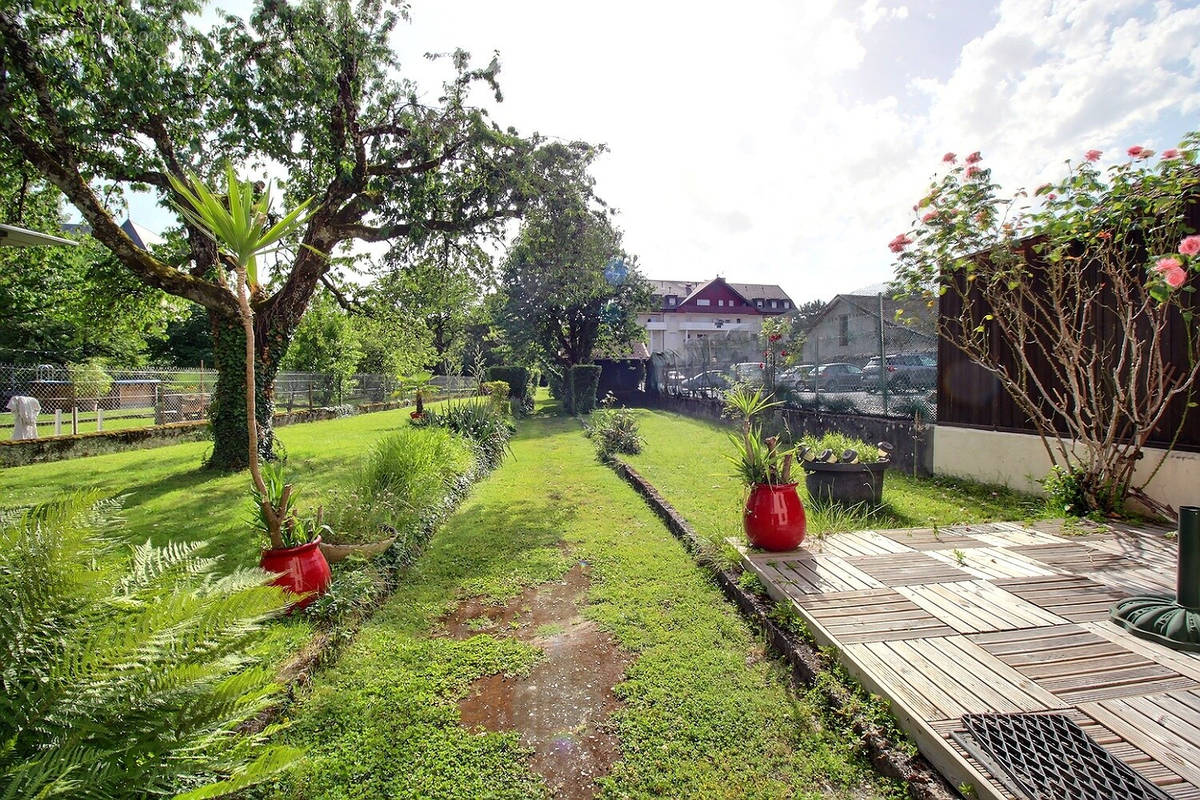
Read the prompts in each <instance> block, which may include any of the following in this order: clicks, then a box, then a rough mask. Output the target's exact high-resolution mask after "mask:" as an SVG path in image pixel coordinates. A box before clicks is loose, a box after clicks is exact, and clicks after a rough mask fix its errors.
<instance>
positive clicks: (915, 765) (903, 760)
mask: <svg viewBox="0 0 1200 800" xmlns="http://www.w3.org/2000/svg"><path fill="white" fill-rule="evenodd" d="M609 465H610V466H611V467H612V468H613V470H614V471H616V473H617V474H618V475H620V476H621V477H622V478H623V479H625V481H626V482H627V483H629V485H630V486H632V487H633V488H634V490H635V491H636V492H637V493H638V494H640V495H641V496H642V497H644V498H645V499H646V502H647V503H648V504H649V505H650V507H651V508H652V509H654V511H655V513H657V514H658V516H659V517H661V518H662V520H663V522H664V523H666V526H667V528H668V529H669V530H670V531H671V533H672V534H674V535H675V537H676V538H677V539H679V540H680V541H681V542H682V543H683V545H684V547H685V548H686V549H687V551H688V552H689V553H691V554H692V556H693V557H694V558H696V560H697V562H698V563H700V565H701V566H703V567H705V568H707V569H708V570H709V572H710V573H711V574H712V577H713V580H714V581H716V583H717V585H718V586H719V587H720V588H721V591H723V592H724V593H725V596H726V597H727V598H728V599H729V600H730V601H731V602H733V604H734V605H736V606H737V608H738V611H740V612H741V614H742V616H743V617H744V618H745V619H746V621H747V622H749V623H750V624H751V625H753V626H754V627H755V628H757V629H758V630H760V631H761V632H762V634H763V635H764V637H765V638H766V640H767V643H768V644H769V645H770V646H771V648H772V649H773V650H775V652H777V653H779V654H780V655H782V656H783V658H784V660H785V661H787V663H788V665H789V666H790V667H791V668H792V673H793V675H794V676H795V677H796V678H797V679H798V680H799V681H800V682H801V683H803V684H804V685H806V686H820V688H821V693H822V694H823V695H824V699H825V701H826V702H827V703H828V704H829V706H830V707H831V708H832V709H834V710H835V711H836V712H837V713H838V714H839V715H840V716H842V717H843V718H845V719H846V721H847V722H848V723H849V725H850V727H851V729H852V730H853V731H854V732H855V733H856V734H857V735H858V736H860V737H862V744H863V749H864V750H865V751H866V753H867V757H868V759H869V760H870V762H871V765H872V766H873V767H874V768H875V769H876V770H878V771H879V772H880V773H881V774H883V775H884V776H886V777H889V778H895V779H898V780H902V781H904V782H905V784H906V785H907V786H908V791H909V794H910V795H911V796H912V797H913V798H914V800H954V798H958V797H959V796H960V795H959V793H958V792H957V791H956V790H955V789H954V788H953V787H951V786H950V784H949V783H947V781H946V779H945V778H944V777H942V775H941V773H939V772H938V771H937V770H935V769H934V768H933V766H932V765H930V763H929V762H928V761H926V760H925V757H924V756H922V755H920V754H917V755H915V756H913V755H909V754H908V753H906V752H904V750H903V749H902V748H900V747H898V746H897V745H896V744H895V743H894V742H893V741H892V740H891V739H890V738H889V737H888V735H887V732H886V731H884V730H883V729H881V728H880V726H879V725H877V724H875V723H874V722H872V721H871V720H870V719H868V718H867V717H866V716H865V715H864V714H862V713H860V712H857V711H855V710H854V705H855V704H856V702H857V700H856V698H855V697H854V695H853V693H852V691H851V690H850V689H849V688H848V687H847V686H845V685H844V684H842V683H841V682H840V681H828V680H825V681H818V678H819V677H820V676H821V675H822V674H825V673H827V672H828V670H829V666H830V664H829V663H828V658H827V657H826V656H824V655H822V653H821V652H820V651H819V650H817V649H816V647H814V646H813V645H812V644H811V643H809V642H808V641H806V640H805V639H803V638H801V637H800V636H798V635H797V634H795V633H793V632H791V631H789V630H787V629H786V628H784V627H783V626H781V625H779V624H778V623H777V622H775V620H773V619H771V617H770V607H769V606H768V605H766V604H765V603H764V602H763V601H762V600H761V599H760V598H758V597H756V596H755V595H754V594H752V593H751V592H749V591H747V590H746V589H744V588H743V587H742V586H741V585H740V584H739V583H738V580H737V576H736V575H734V574H733V573H731V572H729V571H728V570H724V569H722V568H721V567H719V566H718V565H716V564H714V563H711V562H710V561H708V560H707V559H702V558H700V556H702V554H703V551H704V544H705V543H704V542H703V540H702V539H701V538H700V537H699V535H698V534H697V533H696V531H695V530H694V529H693V528H692V526H691V525H690V524H689V523H688V521H687V520H686V519H684V518H683V516H682V515H680V513H679V512H678V511H676V510H675V508H674V506H672V505H671V504H670V503H669V502H668V501H667V500H666V498H664V497H663V496H662V495H661V494H659V491H658V489H656V488H655V487H654V485H653V484H652V483H650V482H649V481H648V480H646V479H645V478H644V477H642V475H641V474H640V473H639V472H638V471H637V470H635V469H634V468H633V467H631V466H629V465H628V464H626V463H625V462H624V461H622V460H620V459H619V458H614V459H612V460H611V461H610V462H609Z"/></svg>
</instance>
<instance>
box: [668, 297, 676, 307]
mask: <svg viewBox="0 0 1200 800" xmlns="http://www.w3.org/2000/svg"><path fill="white" fill-rule="evenodd" d="M667 305H669V306H673V305H675V295H671V296H670V297H668V298H667Z"/></svg>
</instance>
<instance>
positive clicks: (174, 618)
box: [0, 493, 298, 800]
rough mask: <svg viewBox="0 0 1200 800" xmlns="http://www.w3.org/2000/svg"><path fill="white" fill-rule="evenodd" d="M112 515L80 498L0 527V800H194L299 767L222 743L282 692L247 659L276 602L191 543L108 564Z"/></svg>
mask: <svg viewBox="0 0 1200 800" xmlns="http://www.w3.org/2000/svg"><path fill="white" fill-rule="evenodd" d="M118 510H119V504H118V503H115V502H113V501H100V500H99V499H98V497H97V496H96V495H95V494H94V493H79V494H74V495H70V496H67V497H63V498H60V499H58V500H56V501H54V502H52V503H48V504H46V505H43V506H39V507H37V508H34V509H32V510H30V511H27V512H25V513H23V514H20V515H15V516H13V515H10V516H8V517H6V518H4V519H2V520H0V604H2V606H3V608H4V614H2V615H0V661H2V663H3V665H4V667H3V669H2V670H0V742H2V743H3V744H2V745H0V796H3V797H49V796H55V795H62V796H70V797H132V798H148V797H152V796H155V797H157V796H160V795H174V794H176V793H180V792H186V794H183V795H182V796H183V797H185V798H190V799H192V800H194V798H199V797H209V796H212V797H215V796H220V795H224V794H226V793H228V792H231V791H235V790H237V789H239V788H241V787H244V786H249V785H252V784H254V783H257V782H258V781H261V780H263V779H264V778H266V777H268V776H269V775H271V774H273V773H275V772H278V771H279V770H281V769H283V768H285V767H286V766H287V765H289V764H290V763H291V762H292V761H293V760H294V759H295V758H296V757H297V756H298V754H297V753H296V752H295V751H292V750H290V749H284V748H279V747H264V746H263V740H264V738H265V736H266V735H267V734H269V733H271V732H272V731H271V730H270V729H268V731H266V732H264V734H262V735H259V736H251V735H237V736H235V735H234V731H235V729H237V728H238V726H239V725H241V724H242V723H243V722H245V721H246V720H248V719H250V718H251V717H253V716H254V715H255V714H256V713H258V712H259V711H260V710H262V709H263V708H264V707H265V706H267V705H268V704H269V703H271V702H272V701H273V700H274V698H275V696H276V694H277V692H278V689H279V687H278V686H277V685H276V684H275V683H274V675H275V671H274V669H273V667H271V666H270V665H262V664H259V663H257V662H256V661H255V660H254V659H253V658H252V657H251V653H252V652H253V651H254V650H255V648H256V647H257V646H258V645H259V644H260V642H261V641H262V638H263V623H264V622H265V621H266V620H267V619H268V618H270V617H271V616H272V615H273V614H274V613H275V612H277V611H278V610H279V609H281V608H282V607H284V606H285V605H286V604H287V599H286V598H285V596H284V594H283V591H282V590H281V589H279V588H277V587H274V586H266V585H264V580H265V579H266V577H267V575H266V574H265V573H263V572H262V571H260V570H257V569H253V570H238V571H236V572H234V573H232V574H228V575H221V574H220V573H219V571H218V569H217V564H218V559H215V558H202V557H200V556H199V555H198V553H199V551H200V550H201V549H202V548H203V547H204V543H202V542H173V543H172V544H170V545H168V546H166V547H155V546H153V545H151V544H150V543H149V542H147V543H146V544H143V545H138V546H136V547H134V548H133V549H132V553H131V554H129V555H126V556H124V557H120V558H114V557H113V556H114V554H113V553H112V548H111V542H109V541H105V536H106V534H110V533H111V532H112V529H113V528H115V527H116V525H117V524H118V522H119V521H118V519H117V517H116V512H117V511H118ZM189 790H190V791H189Z"/></svg>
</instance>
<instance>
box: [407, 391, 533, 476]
mask: <svg viewBox="0 0 1200 800" xmlns="http://www.w3.org/2000/svg"><path fill="white" fill-rule="evenodd" d="M422 424H424V425H427V426H432V427H437V428H445V429H447V430H449V431H452V432H454V433H456V434H458V435H459V436H462V437H464V438H465V439H466V440H467V441H469V442H470V443H471V445H472V446H473V447H474V449H475V454H476V455H477V456H478V458H479V460H480V462H481V463H482V464H483V465H484V466H485V467H487V468H488V469H492V468H493V467H495V466H496V465H497V464H499V463H500V462H501V461H502V460H503V459H504V451H505V450H507V449H508V440H509V439H511V438H512V435H513V433H515V432H516V428H515V427H514V426H513V424H512V422H511V421H509V419H508V416H507V415H506V414H504V413H503V412H502V411H499V410H497V409H496V408H494V407H493V406H492V405H491V404H490V403H481V402H479V401H477V400H467V401H463V402H461V403H452V404H449V405H446V406H445V407H443V408H441V409H439V410H437V411H433V410H430V411H427V412H425V419H424V420H422Z"/></svg>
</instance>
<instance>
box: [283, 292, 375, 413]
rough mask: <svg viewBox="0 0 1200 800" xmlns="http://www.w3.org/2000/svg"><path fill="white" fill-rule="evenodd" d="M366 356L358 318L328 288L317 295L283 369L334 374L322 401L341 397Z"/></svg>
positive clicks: (322, 392)
mask: <svg viewBox="0 0 1200 800" xmlns="http://www.w3.org/2000/svg"><path fill="white" fill-rule="evenodd" d="M362 359H363V346H362V336H361V334H360V332H359V330H358V327H357V326H356V325H355V322H354V321H353V319H352V318H351V317H350V315H349V314H346V313H345V312H344V311H342V310H341V308H339V307H338V305H337V302H336V301H335V300H334V298H333V297H332V296H331V295H330V294H329V293H328V292H322V293H320V294H318V295H317V296H316V297H314V298H313V301H312V303H310V305H309V307H308V310H307V311H305V312H304V316H303V317H302V318H301V320H300V324H299V326H297V328H296V332H295V334H294V335H293V337H292V343H291V345H290V346H289V347H288V351H287V355H286V356H284V358H283V362H282V363H281V364H280V367H281V368H282V369H286V370H298V371H300V372H322V373H326V374H328V375H331V376H332V379H331V381H330V383H329V384H327V385H323V386H321V398H320V402H321V404H322V405H331V404H333V403H336V402H338V401H340V400H341V398H342V396H343V394H344V393H345V392H346V391H347V390H349V389H351V388H352V387H351V385H350V382H351V379H352V378H353V377H354V374H355V372H357V371H358V365H359V363H360V362H361V361H362Z"/></svg>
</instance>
